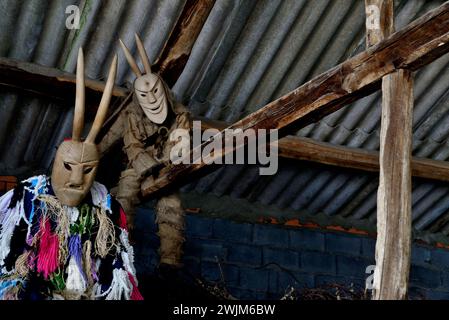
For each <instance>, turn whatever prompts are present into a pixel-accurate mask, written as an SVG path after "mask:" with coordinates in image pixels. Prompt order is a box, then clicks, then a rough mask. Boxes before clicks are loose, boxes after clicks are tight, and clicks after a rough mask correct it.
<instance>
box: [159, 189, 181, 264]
mask: <svg viewBox="0 0 449 320" xmlns="http://www.w3.org/2000/svg"><path fill="white" fill-rule="evenodd" d="M184 216H185V213H184V210H183V208H182V206H181V199H180V198H179V196H178V195H177V194H172V195H169V196H166V197H163V198H161V199H159V201H158V202H157V204H156V223H157V224H158V227H159V232H158V235H159V238H160V242H161V246H160V248H159V254H160V263H161V264H167V265H171V266H174V267H181V266H182V262H181V260H182V245H183V244H184V241H185V238H184Z"/></svg>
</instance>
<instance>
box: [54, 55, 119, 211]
mask: <svg viewBox="0 0 449 320" xmlns="http://www.w3.org/2000/svg"><path fill="white" fill-rule="evenodd" d="M116 71H117V55H115V56H114V59H113V61H112V64H111V67H110V68H109V75H108V80H107V82H106V86H105V89H104V92H103V96H102V98H101V102H100V105H99V107H98V111H97V114H96V116H95V120H94V123H93V124H92V128H91V130H90V132H89V134H88V136H87V138H86V140H84V141H82V139H81V134H82V131H83V128H84V108H85V88H84V56H83V51H82V49H81V48H80V49H79V52H78V64H77V68H76V100H75V114H74V119H73V131H72V139H71V140H67V141H64V142H63V143H61V144H60V146H59V147H58V150H57V152H56V157H55V161H54V163H53V170H52V174H51V185H52V187H53V191H54V192H55V195H56V197H57V198H58V200H59V201H60V202H61V203H62V204H64V205H67V206H71V207H74V206H77V205H79V204H80V203H81V201H83V199H84V197H85V196H86V195H87V193H88V192H89V191H90V188H91V186H92V183H93V182H94V180H95V175H96V173H97V167H98V163H99V160H100V154H99V152H98V150H97V145H96V144H95V138H96V137H97V134H98V132H99V131H100V128H101V126H102V125H103V122H104V120H105V118H106V114H107V111H108V106H109V102H110V101H111V95H112V89H113V87H114V82H115V74H116Z"/></svg>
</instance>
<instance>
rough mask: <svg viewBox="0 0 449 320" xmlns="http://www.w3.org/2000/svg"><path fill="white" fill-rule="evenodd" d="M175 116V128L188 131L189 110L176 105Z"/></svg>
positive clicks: (178, 104)
mask: <svg viewBox="0 0 449 320" xmlns="http://www.w3.org/2000/svg"><path fill="white" fill-rule="evenodd" d="M175 110H176V113H177V116H176V126H177V128H181V129H186V130H189V129H190V118H191V117H190V112H189V110H188V109H187V108H186V107H185V106H184V105H182V104H180V103H177V104H176V107H175Z"/></svg>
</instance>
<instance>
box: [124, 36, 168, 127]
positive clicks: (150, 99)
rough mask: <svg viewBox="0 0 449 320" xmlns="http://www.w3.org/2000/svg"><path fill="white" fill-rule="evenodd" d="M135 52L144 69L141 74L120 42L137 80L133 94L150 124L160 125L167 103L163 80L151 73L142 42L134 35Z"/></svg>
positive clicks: (165, 113) (163, 119)
mask: <svg viewBox="0 0 449 320" xmlns="http://www.w3.org/2000/svg"><path fill="white" fill-rule="evenodd" d="M135 37H136V44H137V50H138V51H139V55H140V59H141V60H142V64H143V66H144V68H145V73H144V74H143V73H142V72H141V71H140V69H139V66H138V65H137V63H136V61H135V60H134V58H133V56H132V55H131V53H130V52H129V50H128V48H127V47H126V46H125V44H124V43H123V41H122V40H120V45H121V47H122V49H123V52H124V53H125V57H126V60H127V61H128V63H129V65H130V67H131V69H132V70H133V72H134V74H135V75H136V76H137V79H136V80H135V81H134V93H135V94H136V97H137V100H138V101H139V104H140V107H141V108H142V110H143V112H144V113H145V115H146V116H147V117H148V119H150V120H151V121H152V122H154V123H157V124H161V123H163V122H164V121H165V119H166V118H167V114H168V102H167V94H166V92H165V86H164V84H163V82H162V81H163V80H162V79H161V78H160V77H159V76H158V75H157V74H155V73H152V72H151V65H150V60H149V59H148V55H147V52H146V50H145V47H144V46H143V43H142V41H141V40H140V38H139V36H138V35H137V34H136V35H135Z"/></svg>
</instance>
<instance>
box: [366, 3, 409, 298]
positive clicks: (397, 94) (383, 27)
mask: <svg viewBox="0 0 449 320" xmlns="http://www.w3.org/2000/svg"><path fill="white" fill-rule="evenodd" d="M369 6H373V7H374V8H378V9H377V10H378V14H379V13H380V17H378V18H379V23H378V26H377V28H374V29H367V45H375V44H376V43H378V42H380V41H382V40H383V39H384V38H385V37H387V36H389V35H390V34H392V33H393V31H394V14H393V8H394V2H393V0H366V7H367V9H368V8H369ZM367 19H370V17H369V16H367ZM412 124H413V75H412V72H411V71H410V70H404V69H399V70H398V71H396V72H394V73H392V74H390V75H387V76H385V77H384V78H383V79H382V116H381V130H380V158H379V163H380V174H379V189H378V192H377V240H376V254H375V256H376V269H375V273H374V288H373V299H375V300H399V299H401V300H403V299H406V298H407V292H408V278H409V273H410V251H411V238H412V174H411V152H412V139H413V136H412Z"/></svg>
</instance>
